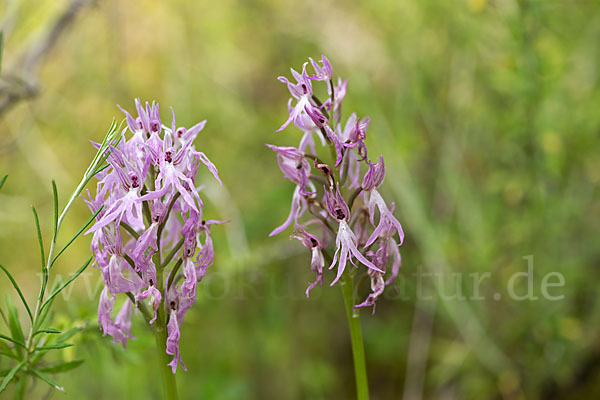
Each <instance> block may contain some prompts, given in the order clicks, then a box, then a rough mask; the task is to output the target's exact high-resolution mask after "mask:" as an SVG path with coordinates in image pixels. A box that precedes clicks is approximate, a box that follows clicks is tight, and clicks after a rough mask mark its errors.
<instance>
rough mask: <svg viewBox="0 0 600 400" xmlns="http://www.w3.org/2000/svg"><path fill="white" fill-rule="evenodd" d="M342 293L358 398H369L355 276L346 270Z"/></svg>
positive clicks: (358, 399) (361, 399)
mask: <svg viewBox="0 0 600 400" xmlns="http://www.w3.org/2000/svg"><path fill="white" fill-rule="evenodd" d="M341 286H342V293H343V294H344V305H345V306H346V316H347V317H348V326H349V328H350V338H351V340H352V357H353V358H354V379H355V381H356V398H357V400H368V399H369V384H368V382H367V367H366V363H365V347H364V344H363V338H362V331H361V328H360V316H359V313H358V310H355V309H354V308H353V306H354V278H352V276H351V275H350V272H348V271H346V272H344V274H343V275H342V281H341Z"/></svg>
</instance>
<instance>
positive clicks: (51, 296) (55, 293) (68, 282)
mask: <svg viewBox="0 0 600 400" xmlns="http://www.w3.org/2000/svg"><path fill="white" fill-rule="evenodd" d="M91 262H92V257H90V258H88V259H87V261H86V262H85V263H84V264H83V265H82V266H81V268H79V269H78V270H77V272H75V273H74V274H73V275H71V276H70V277H69V279H67V281H66V282H65V283H63V284H62V286H60V287H59V288H58V289H56V290H54V291H53V292H52V294H51V295H50V296H48V298H47V299H46V301H45V302H44V304H42V309H44V308H45V307H47V306H48V305H49V303H50V301H51V300H52V299H53V298H54V297H56V296H57V295H58V294H59V293H60V292H61V291H62V290H63V289H64V288H66V287H67V286H68V285H69V284H70V283H71V282H73V281H74V280H75V278H77V277H78V276H79V275H81V273H82V272H83V271H85V269H86V268H87V267H88V265H90V263H91Z"/></svg>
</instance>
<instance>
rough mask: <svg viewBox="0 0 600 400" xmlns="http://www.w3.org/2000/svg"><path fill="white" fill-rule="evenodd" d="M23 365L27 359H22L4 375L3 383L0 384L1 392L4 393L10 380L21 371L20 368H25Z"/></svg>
mask: <svg viewBox="0 0 600 400" xmlns="http://www.w3.org/2000/svg"><path fill="white" fill-rule="evenodd" d="M23 365H25V360H23V361H21V362H20V363H18V364H17V365H15V366H14V367H13V369H11V370H10V371H9V372H8V374H7V375H6V376H5V377H4V380H3V381H2V384H0V393H2V392H3V391H4V389H6V387H7V386H8V384H9V383H10V381H12V380H13V378H14V377H15V374H16V373H17V372H19V370H20V369H21V368H23Z"/></svg>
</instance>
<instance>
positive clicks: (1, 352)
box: [0, 351, 20, 360]
mask: <svg viewBox="0 0 600 400" xmlns="http://www.w3.org/2000/svg"><path fill="white" fill-rule="evenodd" d="M0 356H6V357H8V358H12V359H13V360H19V359H20V358H19V357H17V355H16V354H13V353H11V352H9V351H0Z"/></svg>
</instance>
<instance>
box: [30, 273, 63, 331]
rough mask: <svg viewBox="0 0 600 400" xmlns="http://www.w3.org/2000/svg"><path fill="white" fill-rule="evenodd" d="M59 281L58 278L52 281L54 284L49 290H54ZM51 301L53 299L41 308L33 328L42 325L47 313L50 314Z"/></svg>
mask: <svg viewBox="0 0 600 400" xmlns="http://www.w3.org/2000/svg"><path fill="white" fill-rule="evenodd" d="M60 283H61V281H59V280H57V281H56V282H54V286H53V288H52V290H51V292H54V291H55V290H57V289H58V288H59V287H60ZM52 301H53V300H51V301H50V303H49V304H48V306H47V307H46V308H42V309H41V311H40V313H39V316H38V319H37V323H36V325H35V327H34V330H37V329H39V328H41V327H42V326H43V325H44V322H45V321H46V318H48V314H52V313H51V312H50V310H51V309H52V307H50V306H51V305H52ZM50 321H52V317H50Z"/></svg>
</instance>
